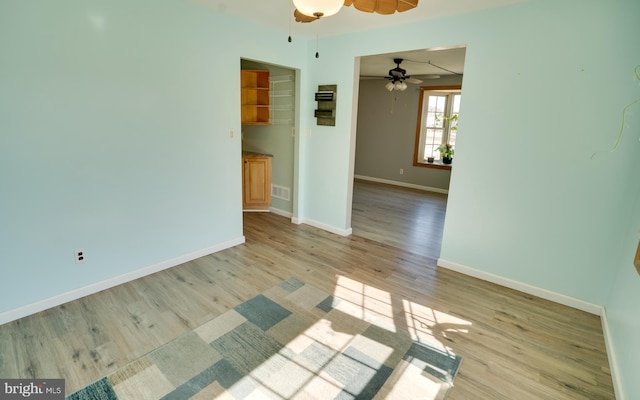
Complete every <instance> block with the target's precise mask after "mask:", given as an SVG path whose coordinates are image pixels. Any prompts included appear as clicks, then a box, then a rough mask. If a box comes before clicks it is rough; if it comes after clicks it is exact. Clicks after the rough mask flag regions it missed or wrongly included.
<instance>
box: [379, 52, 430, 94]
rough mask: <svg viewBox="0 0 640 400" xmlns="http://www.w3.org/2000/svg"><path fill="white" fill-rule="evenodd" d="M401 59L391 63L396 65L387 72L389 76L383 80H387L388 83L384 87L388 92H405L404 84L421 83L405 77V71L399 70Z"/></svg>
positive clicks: (405, 85) (407, 76) (418, 80)
mask: <svg viewBox="0 0 640 400" xmlns="http://www.w3.org/2000/svg"><path fill="white" fill-rule="evenodd" d="M402 61H403V59H402V58H394V59H393V62H394V63H396V67H395V68H392V69H390V70H389V75H388V76H385V79H388V80H389V82H388V83H387V84H386V85H385V87H386V88H387V90H388V91H392V90H401V91H402V90H405V89H406V88H407V84H406V83H405V82H409V83H413V84H419V83H422V81H421V80H420V79H416V78H412V77H410V76H409V75H407V70H406V69H404V68H400V64H401V63H402Z"/></svg>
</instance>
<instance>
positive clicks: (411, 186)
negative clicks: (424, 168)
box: [353, 175, 449, 194]
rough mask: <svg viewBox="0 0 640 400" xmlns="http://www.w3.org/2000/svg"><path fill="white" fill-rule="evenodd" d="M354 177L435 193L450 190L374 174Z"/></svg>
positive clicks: (445, 192) (443, 192) (446, 192)
mask: <svg viewBox="0 0 640 400" xmlns="http://www.w3.org/2000/svg"><path fill="white" fill-rule="evenodd" d="M353 177H354V178H355V179H361V180H363V181H370V182H377V183H384V184H387V185H393V186H402V187H406V188H410V189H418V190H424V191H426V192H435V193H442V194H448V193H449V191H448V190H447V189H441V188H435V187H431V186H423V185H416V184H413V183H407V182H398V181H392V180H389V179H382V178H374V177H372V176H364V175H354V176H353Z"/></svg>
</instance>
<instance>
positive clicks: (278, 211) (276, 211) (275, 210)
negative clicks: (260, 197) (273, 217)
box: [269, 207, 293, 218]
mask: <svg viewBox="0 0 640 400" xmlns="http://www.w3.org/2000/svg"><path fill="white" fill-rule="evenodd" d="M269 211H271V212H272V213H274V214H277V215H281V216H283V217H287V218H291V217H292V216H293V214H292V213H290V212H289V211H284V210H281V209H279V208H274V207H269Z"/></svg>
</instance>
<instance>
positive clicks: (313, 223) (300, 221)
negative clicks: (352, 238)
mask: <svg viewBox="0 0 640 400" xmlns="http://www.w3.org/2000/svg"><path fill="white" fill-rule="evenodd" d="M291 222H292V223H294V224H296V225H300V224H306V225H310V226H313V227H315V228H319V229H322V230H323V231H327V232H331V233H335V234H336V235H340V236H349V235H351V233H352V232H353V230H352V229H351V228H349V229H340V228H336V227H335V226H331V225H327V224H325V223H323V222H318V221H314V220H312V219H305V218H291Z"/></svg>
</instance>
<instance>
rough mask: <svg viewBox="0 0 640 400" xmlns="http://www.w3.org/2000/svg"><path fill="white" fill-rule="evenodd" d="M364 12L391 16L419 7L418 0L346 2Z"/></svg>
mask: <svg viewBox="0 0 640 400" xmlns="http://www.w3.org/2000/svg"><path fill="white" fill-rule="evenodd" d="M352 4H353V6H354V7H355V8H356V9H358V10H360V11H364V12H369V13H372V12H375V13H378V14H384V15H389V14H393V13H395V12H396V11H398V12H403V11H407V10H411V9H412V8H415V7H417V6H418V0H345V2H344V5H345V6H350V5H352Z"/></svg>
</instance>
